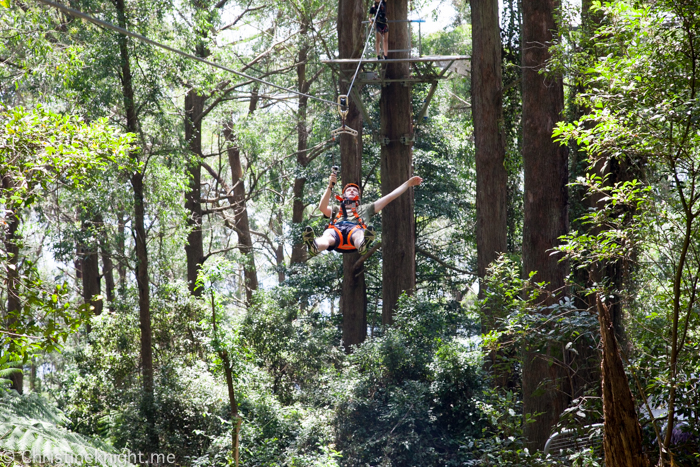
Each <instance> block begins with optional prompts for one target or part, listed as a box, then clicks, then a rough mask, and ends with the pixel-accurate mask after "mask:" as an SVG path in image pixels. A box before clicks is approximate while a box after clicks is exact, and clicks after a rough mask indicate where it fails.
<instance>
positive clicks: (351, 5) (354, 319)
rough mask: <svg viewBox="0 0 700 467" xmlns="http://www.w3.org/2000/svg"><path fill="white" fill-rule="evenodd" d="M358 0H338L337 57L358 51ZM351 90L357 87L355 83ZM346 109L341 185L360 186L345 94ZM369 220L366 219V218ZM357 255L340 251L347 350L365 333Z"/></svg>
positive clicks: (356, 124) (358, 142) (353, 118)
mask: <svg viewBox="0 0 700 467" xmlns="http://www.w3.org/2000/svg"><path fill="white" fill-rule="evenodd" d="M363 7H364V3H363V2H362V1H361V0H340V3H339V5H338V23H337V24H338V47H339V50H338V52H339V56H340V58H341V59H342V58H358V57H359V56H360V55H361V53H362V47H363V45H364V44H363V40H362V39H363V36H364V34H362V20H363V19H364V16H365V10H364V8H363ZM354 71H355V67H354V66H353V65H349V66H343V68H342V73H343V74H344V75H345V76H352V74H353V73H354ZM339 84H340V91H341V94H346V93H347V92H348V88H349V86H350V83H349V82H347V81H345V80H341V82H340V83H339ZM355 86H356V87H355V91H356V92H357V94H358V95H359V94H360V93H359V91H360V90H359V88H358V87H357V86H358V85H357V83H355ZM348 101H349V102H348V103H349V109H348V110H349V111H348V114H347V117H346V119H345V123H346V124H347V125H348V126H349V127H350V128H353V129H355V130H357V131H358V135H357V137H353V136H351V135H347V134H343V135H341V136H340V166H341V172H340V176H341V181H342V185H343V186H344V185H347V184H348V183H356V184H357V185H359V186H362V113H361V112H360V109H359V108H358V107H357V105H355V102H354V101H353V99H352V98H351V97H350V96H349V97H348ZM368 221H369V220H367V222H368ZM358 259H360V255H359V254H358V253H345V254H343V286H342V289H341V295H340V312H341V313H342V315H343V346H344V347H345V351H346V352H350V351H351V349H352V347H351V346H353V345H357V344H360V343H362V342H364V340H365V338H366V337H367V286H366V283H365V273H364V269H361V270H360V271H357V270H355V263H357V260H358Z"/></svg>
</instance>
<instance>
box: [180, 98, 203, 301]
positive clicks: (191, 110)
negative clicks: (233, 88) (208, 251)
mask: <svg viewBox="0 0 700 467" xmlns="http://www.w3.org/2000/svg"><path fill="white" fill-rule="evenodd" d="M204 100H205V97H204V96H202V95H200V94H199V93H198V92H197V90H195V89H190V90H189V91H188V92H187V96H185V139H186V140H187V142H188V145H189V150H190V160H189V163H188V164H187V180H188V186H187V192H186V193H185V209H186V210H187V213H188V215H187V227H188V230H189V231H188V233H187V243H186V244H185V256H186V257H187V287H188V289H189V291H190V293H191V294H192V295H195V296H199V295H201V294H202V289H201V288H196V283H197V275H198V274H199V271H200V270H201V268H202V263H203V262H204V240H203V236H202V202H201V185H202V164H201V163H200V161H201V157H202V118H201V117H202V111H203V110H204Z"/></svg>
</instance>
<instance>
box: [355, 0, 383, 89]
mask: <svg viewBox="0 0 700 467" xmlns="http://www.w3.org/2000/svg"><path fill="white" fill-rule="evenodd" d="M383 3H384V0H379V5H377V12H376V13H375V14H374V21H372V24H371V25H370V27H369V34H367V39H366V40H365V46H364V47H363V48H362V54H360V61H359V62H358V63H357V68H356V69H355V74H354V75H353V77H352V81H350V87H349V88H348V94H347V95H348V96H349V95H350V93H351V92H352V86H353V85H354V84H355V78H357V73H358V72H359V71H360V67H361V66H362V60H364V57H365V52H366V51H367V44H369V38H370V37H372V31H374V28H376V27H377V17H378V16H379V9H380V8H381V7H382V4H383ZM386 53H387V51H386V50H384V54H386Z"/></svg>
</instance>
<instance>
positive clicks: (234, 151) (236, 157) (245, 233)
mask: <svg viewBox="0 0 700 467" xmlns="http://www.w3.org/2000/svg"><path fill="white" fill-rule="evenodd" d="M232 125H233V124H232V123H229V124H227V125H224V138H226V141H227V142H228V143H229V144H228V147H227V149H226V152H227V153H228V163H229V165H230V166H231V186H233V196H232V197H231V196H229V203H231V204H232V205H233V206H234V208H233V216H234V225H235V228H236V233H237V234H238V249H239V250H240V251H241V253H242V254H243V255H244V257H245V264H244V266H243V271H244V272H243V274H244V283H245V295H246V303H248V304H250V303H252V300H253V293H254V292H255V291H256V290H258V273H257V270H256V268H255V255H254V254H253V238H252V236H251V234H250V221H249V220H248V208H247V206H246V200H245V185H244V183H243V182H244V181H243V167H242V166H241V151H240V148H239V147H238V146H237V145H236V142H235V138H234V135H233V130H232Z"/></svg>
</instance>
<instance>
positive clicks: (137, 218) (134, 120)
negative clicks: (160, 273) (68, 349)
mask: <svg viewBox="0 0 700 467" xmlns="http://www.w3.org/2000/svg"><path fill="white" fill-rule="evenodd" d="M114 2H115V6H116V9H117V18H118V22H119V26H120V27H122V28H126V26H127V25H126V13H125V5H124V0H114ZM118 38H119V52H120V58H121V82H122V92H123V94H124V96H123V98H124V111H125V113H126V128H127V131H129V132H130V133H134V134H138V128H139V121H138V114H137V111H136V103H135V101H134V88H133V82H132V75H131V64H130V58H129V49H128V47H127V45H128V44H127V38H126V36H124V35H119V36H118ZM133 156H134V157H137V156H136V154H134V155H133ZM143 178H144V174H143V173H141V172H134V173H133V174H132V175H131V178H130V182H131V187H132V189H133V193H134V218H133V220H132V228H133V230H134V237H135V243H136V284H137V288H138V293H139V327H140V329H141V377H142V384H143V392H144V397H143V406H142V412H143V415H144V418H145V419H146V432H147V435H148V445H147V446H146V448H147V449H149V450H150V452H157V449H158V436H157V434H156V432H155V394H154V384H153V349H152V345H151V340H152V331H151V294H150V288H149V287H150V280H149V273H148V248H147V243H146V239H147V236H146V223H145V217H146V210H145V205H144V203H145V199H144V186H143Z"/></svg>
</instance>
